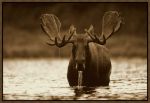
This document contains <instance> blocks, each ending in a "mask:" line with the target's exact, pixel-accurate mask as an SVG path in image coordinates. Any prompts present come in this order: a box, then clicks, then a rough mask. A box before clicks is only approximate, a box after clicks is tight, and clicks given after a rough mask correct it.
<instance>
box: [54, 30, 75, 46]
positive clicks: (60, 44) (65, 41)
mask: <svg viewBox="0 0 150 103" xmlns="http://www.w3.org/2000/svg"><path fill="white" fill-rule="evenodd" d="M75 30H76V29H75V28H74V30H72V32H70V31H69V34H71V35H70V36H69V37H68V39H67V40H66V35H64V36H63V39H62V40H61V43H58V41H57V38H55V44H56V46H58V47H63V46H65V45H66V44H67V43H73V41H70V39H71V38H72V36H73V34H74V32H75Z"/></svg>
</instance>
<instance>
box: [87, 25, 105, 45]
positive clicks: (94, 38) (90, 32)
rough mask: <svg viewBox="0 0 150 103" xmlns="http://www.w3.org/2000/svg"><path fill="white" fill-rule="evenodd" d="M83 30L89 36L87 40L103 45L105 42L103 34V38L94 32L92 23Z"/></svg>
mask: <svg viewBox="0 0 150 103" xmlns="http://www.w3.org/2000/svg"><path fill="white" fill-rule="evenodd" d="M85 32H86V33H87V34H88V35H89V36H90V38H91V40H89V42H95V43H97V44H101V45H104V44H105V43H106V38H105V36H104V35H103V39H101V38H100V37H98V36H97V35H96V34H95V33H94V27H93V25H91V26H90V28H89V29H88V30H87V29H85Z"/></svg>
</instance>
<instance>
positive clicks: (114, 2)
mask: <svg viewBox="0 0 150 103" xmlns="http://www.w3.org/2000/svg"><path fill="white" fill-rule="evenodd" d="M4 3H147V100H77V101H148V99H149V96H148V85H149V82H148V67H149V66H148V16H149V15H148V9H149V8H148V1H144V2H2V4H1V5H2V101H76V100H4V97H3V4H4Z"/></svg>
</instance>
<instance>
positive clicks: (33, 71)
mask: <svg viewBox="0 0 150 103" xmlns="http://www.w3.org/2000/svg"><path fill="white" fill-rule="evenodd" d="M67 66H68V60H67V59H4V61H3V76H4V77H3V98H4V100H147V60H146V59H140V58H133V59H126V58H118V59H112V74H111V82H110V86H107V87H97V88H86V87H83V88H81V89H77V87H69V84H68V82H67V77H66V74H67Z"/></svg>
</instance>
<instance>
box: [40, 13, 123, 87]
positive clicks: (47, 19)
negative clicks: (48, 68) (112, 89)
mask: <svg viewBox="0 0 150 103" xmlns="http://www.w3.org/2000/svg"><path fill="white" fill-rule="evenodd" d="M121 23H122V19H121V17H120V15H119V13H118V12H117V11H109V12H106V13H105V14H104V16H103V22H102V33H101V35H99V34H97V33H95V32H94V27H93V26H92V25H91V26H90V27H89V29H85V33H82V34H77V33H76V28H75V27H74V26H73V25H71V26H70V29H69V32H68V33H67V34H66V35H63V34H61V33H60V28H61V22H60V21H59V19H58V17H57V16H55V15H53V14H43V15H42V16H41V27H42V29H43V31H44V32H45V33H46V34H47V35H48V37H49V39H50V41H49V43H47V44H48V45H50V46H57V47H59V48H61V47H63V46H65V45H67V44H68V43H72V53H71V57H70V61H69V66H68V72H67V79H68V82H69V85H70V86H78V85H79V78H81V77H80V76H82V78H81V79H82V83H80V85H82V86H87V87H95V86H108V85H109V82H110V74H111V61H110V55H109V51H108V49H107V48H106V47H105V44H106V41H107V40H108V38H110V37H111V36H112V35H113V34H114V33H115V32H116V31H118V29H119V28H120V24H121ZM80 72H82V75H81V73H80ZM79 73H80V75H79Z"/></svg>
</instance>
